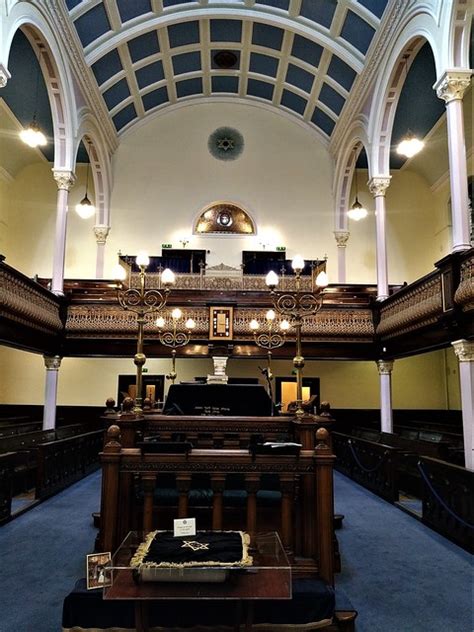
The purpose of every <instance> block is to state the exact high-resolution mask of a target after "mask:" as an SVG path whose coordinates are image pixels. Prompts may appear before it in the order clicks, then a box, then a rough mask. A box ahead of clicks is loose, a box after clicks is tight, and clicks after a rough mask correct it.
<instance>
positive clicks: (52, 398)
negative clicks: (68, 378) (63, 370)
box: [43, 355, 62, 430]
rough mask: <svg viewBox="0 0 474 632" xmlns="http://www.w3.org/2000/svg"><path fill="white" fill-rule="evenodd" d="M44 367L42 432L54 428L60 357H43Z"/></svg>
mask: <svg viewBox="0 0 474 632" xmlns="http://www.w3.org/2000/svg"><path fill="white" fill-rule="evenodd" d="M43 359H44V365H45V367H46V383H45V394H44V410H43V430H54V428H55V427H56V400H57V394H58V372H59V367H60V366H61V360H62V358H61V356H58V355H55V356H43Z"/></svg>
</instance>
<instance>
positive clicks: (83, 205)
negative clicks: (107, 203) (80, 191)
mask: <svg viewBox="0 0 474 632" xmlns="http://www.w3.org/2000/svg"><path fill="white" fill-rule="evenodd" d="M76 213H77V214H78V215H79V217H80V218H82V219H89V217H92V216H93V215H94V214H95V206H94V205H93V204H92V202H91V201H90V200H89V198H88V197H87V195H86V196H84V198H83V199H82V200H81V201H80V202H79V204H76Z"/></svg>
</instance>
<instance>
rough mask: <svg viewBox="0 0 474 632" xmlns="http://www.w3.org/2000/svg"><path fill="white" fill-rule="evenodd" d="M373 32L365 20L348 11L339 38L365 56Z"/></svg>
mask: <svg viewBox="0 0 474 632" xmlns="http://www.w3.org/2000/svg"><path fill="white" fill-rule="evenodd" d="M374 35H375V30H374V29H373V28H372V27H371V26H370V24H368V23H367V22H366V21H365V20H363V19H362V18H360V17H359V16H358V15H356V14H355V13H354V12H353V11H348V12H347V14H346V19H345V20H344V24H343V26H342V29H341V37H342V38H343V39H345V40H346V42H349V44H352V46H354V47H355V48H357V50H359V51H360V52H361V53H363V54H364V55H365V53H366V52H367V49H368V48H369V46H370V42H371V41H372V38H373V36H374Z"/></svg>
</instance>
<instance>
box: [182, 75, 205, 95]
mask: <svg viewBox="0 0 474 632" xmlns="http://www.w3.org/2000/svg"><path fill="white" fill-rule="evenodd" d="M193 94H202V79H201V77H196V78H195V79H184V80H183V81H177V82H176V96H177V97H178V99H181V98H182V97H189V96H191V95H193Z"/></svg>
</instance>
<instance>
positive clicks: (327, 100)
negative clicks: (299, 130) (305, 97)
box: [319, 83, 346, 114]
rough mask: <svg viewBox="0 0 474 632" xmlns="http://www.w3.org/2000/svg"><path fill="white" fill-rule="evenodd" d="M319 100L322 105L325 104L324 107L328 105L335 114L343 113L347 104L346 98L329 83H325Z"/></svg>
mask: <svg viewBox="0 0 474 632" xmlns="http://www.w3.org/2000/svg"><path fill="white" fill-rule="evenodd" d="M319 100H320V101H321V103H324V105H327V106H328V108H330V109H331V110H332V111H333V112H334V113H335V114H340V113H341V110H342V108H343V107H344V103H345V102H346V100H345V99H344V97H343V96H342V95H340V94H339V92H337V91H336V90H334V88H331V86H330V85H328V84H327V83H324V84H323V87H322V88H321V92H320V93H319Z"/></svg>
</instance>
